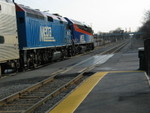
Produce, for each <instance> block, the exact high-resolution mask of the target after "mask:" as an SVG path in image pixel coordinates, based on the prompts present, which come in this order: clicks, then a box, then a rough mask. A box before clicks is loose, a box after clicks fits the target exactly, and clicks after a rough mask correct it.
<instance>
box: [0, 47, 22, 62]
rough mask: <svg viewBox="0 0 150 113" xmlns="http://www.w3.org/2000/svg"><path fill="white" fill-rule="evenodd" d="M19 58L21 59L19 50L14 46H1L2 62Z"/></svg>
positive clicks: (0, 60)
mask: <svg viewBox="0 0 150 113" xmlns="http://www.w3.org/2000/svg"><path fill="white" fill-rule="evenodd" d="M18 58H19V51H18V48H15V47H14V45H10V44H9V45H6V44H5V45H3V44H0V62H4V61H6V60H12V59H18Z"/></svg>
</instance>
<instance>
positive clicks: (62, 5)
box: [15, 0, 150, 33]
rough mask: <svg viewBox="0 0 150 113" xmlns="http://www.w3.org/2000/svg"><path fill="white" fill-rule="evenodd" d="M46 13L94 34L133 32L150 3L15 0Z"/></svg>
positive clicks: (133, 0)
mask: <svg viewBox="0 0 150 113" xmlns="http://www.w3.org/2000/svg"><path fill="white" fill-rule="evenodd" d="M15 2H16V3H19V4H24V5H27V6H30V7H31V8H34V9H40V10H41V11H47V10H49V13H58V14H60V15H62V16H65V17H69V18H71V19H75V20H78V21H81V22H84V23H86V24H89V25H90V26H92V28H93V30H94V31H95V33H96V32H99V31H101V32H108V31H111V30H115V29H116V28H118V27H120V28H122V29H123V30H129V29H131V31H135V30H136V29H137V28H138V27H140V26H141V25H142V21H143V17H144V13H145V12H146V11H147V10H150V0H15Z"/></svg>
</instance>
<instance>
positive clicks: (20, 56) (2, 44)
mask: <svg viewBox="0 0 150 113" xmlns="http://www.w3.org/2000/svg"><path fill="white" fill-rule="evenodd" d="M92 49H94V44H93V31H92V29H91V28H90V27H88V26H86V25H84V24H82V23H80V22H78V21H75V20H71V19H68V18H64V17H61V16H59V15H56V14H55V15H54V14H49V13H45V12H41V11H39V10H35V9H31V8H29V7H26V6H23V5H19V4H14V3H12V2H11V1H9V0H0V69H1V71H0V72H2V73H4V71H5V69H9V68H11V69H15V70H17V69H29V68H34V67H36V66H39V65H41V64H44V63H48V62H50V61H52V60H57V59H63V58H64V57H68V56H72V55H75V54H78V53H81V52H84V51H87V50H92ZM0 75H1V74H0Z"/></svg>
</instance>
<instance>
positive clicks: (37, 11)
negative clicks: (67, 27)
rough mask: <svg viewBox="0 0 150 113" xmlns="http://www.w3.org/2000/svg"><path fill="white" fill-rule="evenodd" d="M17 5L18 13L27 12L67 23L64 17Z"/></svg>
mask: <svg viewBox="0 0 150 113" xmlns="http://www.w3.org/2000/svg"><path fill="white" fill-rule="evenodd" d="M16 5H17V6H18V7H19V8H17V10H18V11H20V10H22V11H25V12H27V13H31V14H35V15H38V16H42V17H45V16H49V17H52V18H53V19H54V20H58V21H63V22H66V23H67V21H66V20H65V19H64V18H63V17H62V16H59V15H54V14H50V13H47V12H42V11H40V10H38V9H32V8H30V7H28V6H24V5H21V4H16Z"/></svg>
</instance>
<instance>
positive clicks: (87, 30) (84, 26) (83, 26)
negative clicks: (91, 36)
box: [77, 25, 93, 33]
mask: <svg viewBox="0 0 150 113" xmlns="http://www.w3.org/2000/svg"><path fill="white" fill-rule="evenodd" d="M77 26H78V28H80V29H82V30H84V31H86V32H88V33H93V30H92V29H91V27H88V26H86V25H77Z"/></svg>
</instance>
